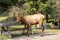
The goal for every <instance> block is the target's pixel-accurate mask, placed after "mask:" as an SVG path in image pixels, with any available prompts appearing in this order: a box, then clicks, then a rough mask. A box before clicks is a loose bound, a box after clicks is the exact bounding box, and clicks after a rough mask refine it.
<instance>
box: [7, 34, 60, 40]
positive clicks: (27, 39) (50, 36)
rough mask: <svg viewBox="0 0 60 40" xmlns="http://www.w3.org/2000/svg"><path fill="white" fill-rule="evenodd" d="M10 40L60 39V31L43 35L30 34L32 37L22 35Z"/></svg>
mask: <svg viewBox="0 0 60 40" xmlns="http://www.w3.org/2000/svg"><path fill="white" fill-rule="evenodd" d="M8 40H60V33H45V35H44V36H43V37H41V36H40V35H39V34H34V35H30V37H27V36H20V37H16V38H13V39H8Z"/></svg>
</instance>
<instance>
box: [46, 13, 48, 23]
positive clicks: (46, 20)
mask: <svg viewBox="0 0 60 40" xmlns="http://www.w3.org/2000/svg"><path fill="white" fill-rule="evenodd" d="M46 23H48V14H46Z"/></svg>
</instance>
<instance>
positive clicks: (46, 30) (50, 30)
mask: <svg viewBox="0 0 60 40" xmlns="http://www.w3.org/2000/svg"><path fill="white" fill-rule="evenodd" d="M6 18H7V17H4V16H3V17H2V16H1V17H0V21H1V20H4V19H6ZM22 27H24V26H23V25H17V26H13V27H11V28H22ZM34 28H35V27H33V31H34V32H36V33H37V32H41V29H34ZM19 31H20V30H19ZM20 32H22V31H20ZM45 32H49V33H60V29H45ZM17 35H18V36H21V35H22V36H24V35H25V34H17ZM17 35H16V34H13V37H14V36H16V37H17ZM8 38H9V37H8V35H2V36H1V35H0V40H7V39H8Z"/></svg>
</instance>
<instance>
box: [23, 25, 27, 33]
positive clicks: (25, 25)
mask: <svg viewBox="0 0 60 40" xmlns="http://www.w3.org/2000/svg"><path fill="white" fill-rule="evenodd" d="M24 28H25V29H26V28H27V27H26V25H24ZM23 33H25V30H23Z"/></svg>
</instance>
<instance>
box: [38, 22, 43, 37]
mask: <svg viewBox="0 0 60 40" xmlns="http://www.w3.org/2000/svg"><path fill="white" fill-rule="evenodd" d="M39 25H40V26H41V30H42V31H41V36H43V35H44V26H43V22H41V21H40V22H39Z"/></svg>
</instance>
